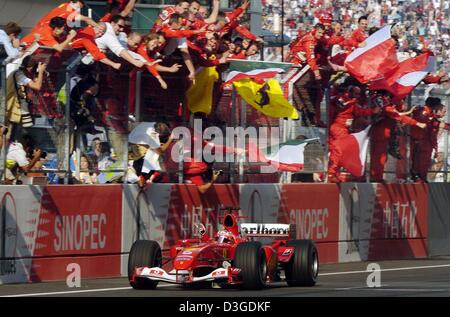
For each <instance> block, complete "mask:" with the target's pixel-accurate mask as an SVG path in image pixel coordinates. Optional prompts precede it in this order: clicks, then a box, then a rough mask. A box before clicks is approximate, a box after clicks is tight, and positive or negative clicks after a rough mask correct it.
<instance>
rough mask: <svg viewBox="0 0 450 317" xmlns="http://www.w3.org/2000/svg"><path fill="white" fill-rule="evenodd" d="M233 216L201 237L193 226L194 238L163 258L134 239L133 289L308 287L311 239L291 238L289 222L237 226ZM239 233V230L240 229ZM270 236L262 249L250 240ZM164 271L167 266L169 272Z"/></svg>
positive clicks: (313, 273) (312, 273) (313, 257)
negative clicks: (164, 285)
mask: <svg viewBox="0 0 450 317" xmlns="http://www.w3.org/2000/svg"><path fill="white" fill-rule="evenodd" d="M238 218H240V217H239V216H237V215H236V214H235V213H233V212H226V214H225V216H224V217H223V223H222V224H223V230H220V231H219V232H217V234H216V236H215V238H213V239H211V238H209V237H207V236H206V230H205V227H204V226H203V224H197V225H196V227H197V234H198V237H197V238H192V239H185V240H180V241H178V243H177V244H176V245H174V246H173V247H172V248H171V249H170V257H167V258H165V257H163V256H162V252H161V248H160V246H159V244H158V243H157V242H156V241H151V240H138V241H136V242H135V243H134V244H133V246H132V247H131V251H130V256H129V260H128V278H129V281H130V284H131V286H132V287H133V288H135V289H154V288H156V286H157V285H158V282H159V281H164V282H168V283H174V284H181V285H185V286H188V285H191V286H194V285H205V283H208V284H209V285H212V282H215V284H216V285H219V286H233V285H235V286H239V287H242V288H244V289H262V288H264V287H265V286H266V285H267V284H268V283H271V282H278V281H281V280H282V276H284V280H285V281H286V282H287V284H288V285H289V286H313V285H315V284H316V281H317V276H318V273H319V256H318V253H317V249H316V246H315V244H314V242H312V241H311V240H292V239H290V237H291V236H292V235H293V234H295V227H294V226H293V225H289V224H257V223H242V224H241V225H240V226H238V223H237V220H238ZM239 229H240V230H239ZM267 237H272V238H274V240H273V241H272V243H271V244H267V245H263V244H262V243H261V242H259V241H254V238H267ZM163 267H165V268H166V267H169V268H168V270H170V271H169V272H168V271H166V270H164V269H163ZM282 272H284V274H281V273H282Z"/></svg>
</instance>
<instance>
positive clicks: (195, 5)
mask: <svg viewBox="0 0 450 317" xmlns="http://www.w3.org/2000/svg"><path fill="white" fill-rule="evenodd" d="M201 8H202V6H201V4H200V2H199V1H197V0H193V1H192V2H191V4H190V6H189V20H190V22H191V25H190V29H192V30H198V29H201V28H202V27H204V26H205V25H210V24H214V23H216V21H217V15H218V14H219V8H220V0H213V9H212V11H211V14H210V16H209V17H208V18H205V17H203V16H202V15H200V14H199V12H200V10H201Z"/></svg>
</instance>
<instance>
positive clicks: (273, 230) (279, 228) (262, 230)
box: [241, 223, 290, 236]
mask: <svg viewBox="0 0 450 317" xmlns="http://www.w3.org/2000/svg"><path fill="white" fill-rule="evenodd" d="M289 230H290V225H288V224H280V223H275V224H273V223H268V224H263V223H243V224H241V232H242V234H244V235H262V236H264V235H289Z"/></svg>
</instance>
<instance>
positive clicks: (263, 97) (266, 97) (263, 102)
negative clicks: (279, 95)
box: [256, 83, 270, 108]
mask: <svg viewBox="0 0 450 317" xmlns="http://www.w3.org/2000/svg"><path fill="white" fill-rule="evenodd" d="M267 90H270V87H269V85H268V84H267V83H265V84H264V85H263V86H262V87H261V88H260V89H259V90H258V94H259V95H261V99H260V101H259V102H258V101H256V103H257V104H258V105H260V106H261V108H262V107H264V106H266V105H268V104H269V103H270V98H269V95H268V94H267Z"/></svg>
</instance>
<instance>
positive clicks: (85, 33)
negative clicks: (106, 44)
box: [71, 22, 121, 69]
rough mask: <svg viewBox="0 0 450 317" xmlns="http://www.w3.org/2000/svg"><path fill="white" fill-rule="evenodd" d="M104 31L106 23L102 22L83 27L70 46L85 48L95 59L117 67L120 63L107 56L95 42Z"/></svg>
mask: <svg viewBox="0 0 450 317" xmlns="http://www.w3.org/2000/svg"><path fill="white" fill-rule="evenodd" d="M105 32H106V24H105V23H104V22H99V23H98V24H97V26H95V27H92V26H88V27H86V28H83V29H81V30H79V31H78V32H77V36H76V37H75V38H74V39H73V41H72V44H71V46H72V48H74V49H86V50H87V51H88V52H89V53H90V54H91V55H92V57H93V58H94V60H95V61H99V62H101V63H103V64H106V65H108V66H111V67H112V68H114V69H119V68H120V67H121V64H120V63H115V62H113V61H111V60H110V59H109V58H107V57H106V55H105V54H104V53H103V52H102V51H100V49H99V48H98V47H97V44H95V39H96V38H97V37H101V36H102V35H103V34H105Z"/></svg>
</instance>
